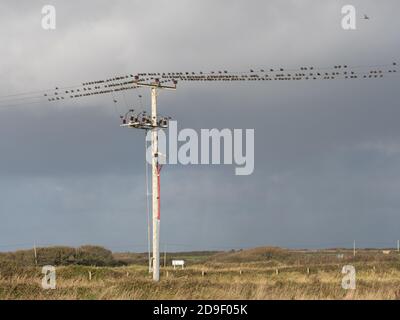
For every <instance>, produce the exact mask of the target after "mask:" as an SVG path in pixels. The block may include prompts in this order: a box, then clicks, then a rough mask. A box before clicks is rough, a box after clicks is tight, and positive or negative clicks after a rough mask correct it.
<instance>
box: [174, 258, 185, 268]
mask: <svg viewBox="0 0 400 320" xmlns="http://www.w3.org/2000/svg"><path fill="white" fill-rule="evenodd" d="M172 266H173V267H174V269H175V268H176V267H179V266H181V267H182V269H183V268H184V266H185V261H184V260H172Z"/></svg>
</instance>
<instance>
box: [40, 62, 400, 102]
mask: <svg viewBox="0 0 400 320" xmlns="http://www.w3.org/2000/svg"><path fill="white" fill-rule="evenodd" d="M395 72H397V63H396V62H393V63H392V64H390V65H386V66H375V67H353V68H351V67H348V66H347V65H335V66H333V67H331V68H315V67H312V66H306V67H300V68H298V69H288V70H285V69H283V68H278V69H249V70H248V71H244V72H229V71H227V70H220V71H211V72H202V71H200V72H168V73H165V72H163V73H138V74H136V75H133V74H130V75H124V76H118V77H114V78H109V79H105V80H97V81H91V82H85V83H82V84H81V85H79V86H76V87H74V89H71V88H69V89H62V88H58V87H57V88H55V90H54V91H53V92H52V93H45V94H44V96H45V97H46V98H47V99H48V101H57V100H64V99H74V98H80V97H87V96H93V95H101V94H108V93H114V92H119V91H125V90H131V89H136V88H138V87H139V86H140V85H150V86H160V87H161V86H163V85H166V84H170V85H172V86H174V87H176V84H177V83H178V82H217V81H218V82H244V81H246V82H249V81H302V80H311V81H313V80H335V79H374V78H383V77H384V75H386V74H390V73H395Z"/></svg>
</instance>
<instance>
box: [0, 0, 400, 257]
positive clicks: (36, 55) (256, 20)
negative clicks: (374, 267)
mask: <svg viewBox="0 0 400 320" xmlns="http://www.w3.org/2000/svg"><path fill="white" fill-rule="evenodd" d="M46 4H52V5H54V6H55V8H56V10H57V29H56V30H54V31H45V30H43V29H42V28H41V24H40V23H41V17H42V15H41V8H42V6H43V5H46ZM345 4H347V2H346V1H330V2H327V1H324V2H322V1H318V0H301V1H297V0H296V1H294V0H293V1H289V0H287V1H286V0H285V1H282V0H279V1H235V0H234V1H229V2H228V1H215V0H214V1H211V0H206V1H183V0H180V1H178V0H173V1H171V0H170V1H154V0H153V1H122V0H119V1H113V2H110V1H85V2H83V3H82V2H79V1H69V2H66V1H19V2H18V3H14V2H11V1H3V2H2V3H1V4H0V19H1V20H0V21H1V28H0V39H2V44H1V46H0V51H1V57H2V59H0V70H1V71H2V72H1V74H2V76H1V77H0V96H4V95H9V94H13V93H18V92H27V91H36V90H42V89H47V88H49V89H52V88H53V89H54V88H55V87H56V86H68V85H75V84H79V83H81V82H84V81H90V80H94V79H101V78H105V77H109V76H113V75H119V74H127V73H137V72H152V71H160V72H161V71H186V70H188V71H192V70H195V71H197V70H199V71H200V70H206V71H208V70H213V69H228V70H233V71H236V70H247V69H248V68H253V67H269V66H271V67H281V66H283V67H285V66H294V67H296V66H301V65H316V66H331V65H335V64H341V63H347V64H349V65H376V64H382V63H391V62H393V61H396V60H397V59H398V52H399V51H400V42H399V41H398V30H399V27H400V22H399V20H398V19H397V13H398V11H399V10H398V9H400V5H399V4H398V2H397V1H389V0H385V1H379V2H378V1H369V0H368V1H366V0H363V1H353V5H354V6H355V7H356V9H357V12H358V15H359V17H360V16H361V15H363V14H364V13H367V14H368V15H369V16H371V20H369V21H363V20H361V19H358V21H357V30H355V31H344V30H343V29H342V28H341V25H340V21H341V17H342V15H341V7H342V6H343V5H345ZM398 87H399V78H398V76H392V77H387V78H385V79H382V80H371V81H362V80H361V81H330V82H323V81H321V82H287V83H285V82H273V83H257V84H253V83H241V84H238V83H233V84H224V83H221V84H213V85H210V84H191V83H188V84H186V83H180V84H179V85H178V90H177V91H176V92H162V93H161V95H160V98H159V101H160V105H159V108H160V112H161V113H163V114H167V115H170V116H172V117H173V118H174V119H176V120H177V121H178V126H179V128H194V129H201V128H221V129H222V128H243V129H245V128H254V129H255V171H254V173H253V174H252V175H251V176H245V177H238V176H235V175H234V169H233V167H232V166H222V165H213V166H179V165H177V166H167V167H166V168H165V169H163V175H162V191H161V194H162V209H161V210H162V221H161V245H162V246H164V247H165V246H166V247H167V248H169V249H171V250H192V249H224V248H239V247H249V246H256V245H280V246H289V247H326V246H350V245H351V244H352V241H353V240H354V239H356V240H357V241H358V243H359V244H360V245H363V246H388V245H392V244H394V243H395V240H396V239H397V238H399V234H398V228H397V226H398V225H399V223H400V217H399V215H398V211H399V208H400V200H399V199H400V197H398V190H399V185H400V171H399V170H400V165H399V161H398V160H399V159H400V129H399V126H398V119H399V118H400V108H399V103H398V101H399V91H398ZM138 94H141V95H142V96H143V101H140V100H139V98H138ZM116 99H117V100H118V103H117V104H116V105H114V103H113V102H112V97H110V96H104V97H96V98H85V99H82V100H80V101H66V102H63V103H60V104H49V103H43V104H40V103H39V104H29V103H24V101H23V100H21V101H18V103H17V104H15V105H14V104H12V105H8V104H7V103H5V102H4V100H1V98H0V100H1V101H0V150H1V151H0V152H1V157H0V176H1V180H0V194H1V195H2V196H1V201H0V215H1V217H2V223H1V224H0V250H11V249H15V248H20V247H26V246H29V245H30V244H31V243H33V242H36V243H39V244H67V245H68V244H69V245H80V244H82V243H95V244H101V245H105V246H107V247H110V248H112V249H113V250H135V251H144V250H145V249H146V211H145V203H146V202H145V201H146V198H145V184H144V181H145V177H144V168H145V166H144V135H143V133H142V132H133V131H129V130H122V129H121V128H119V118H118V117H119V114H121V113H123V112H125V111H126V110H127V109H128V108H129V107H132V106H134V107H135V108H142V107H146V108H147V107H148V106H149V103H150V101H149V92H147V91H146V90H145V89H140V90H135V91H130V92H126V93H125V95H122V94H118V95H117V96H116Z"/></svg>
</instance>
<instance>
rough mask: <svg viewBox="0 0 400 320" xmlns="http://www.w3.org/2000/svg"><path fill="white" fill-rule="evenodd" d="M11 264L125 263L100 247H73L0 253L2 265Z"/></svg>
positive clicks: (109, 264) (112, 264)
mask: <svg viewBox="0 0 400 320" xmlns="http://www.w3.org/2000/svg"><path fill="white" fill-rule="evenodd" d="M2 263H3V264H4V263H8V264H9V263H11V264H15V265H18V266H19V267H30V266H36V265H37V266H44V265H52V266H60V265H63V266H66V265H74V264H75V265H86V266H118V265H124V264H125V262H123V261H119V260H116V259H115V258H114V256H113V253H112V252H111V251H110V250H107V249H105V248H103V247H99V246H82V247H79V248H71V247H61V246H60V247H46V248H36V255H35V250H33V249H31V250H18V251H15V252H5V253H0V264H2Z"/></svg>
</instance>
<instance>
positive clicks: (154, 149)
mask: <svg viewBox="0 0 400 320" xmlns="http://www.w3.org/2000/svg"><path fill="white" fill-rule="evenodd" d="M151 122H152V125H153V128H152V129H151V154H152V157H151V158H152V159H151V166H152V170H151V173H152V179H151V180H152V209H153V280H154V281H159V280H160V194H159V193H160V186H159V164H158V127H157V88H156V87H153V88H151Z"/></svg>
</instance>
